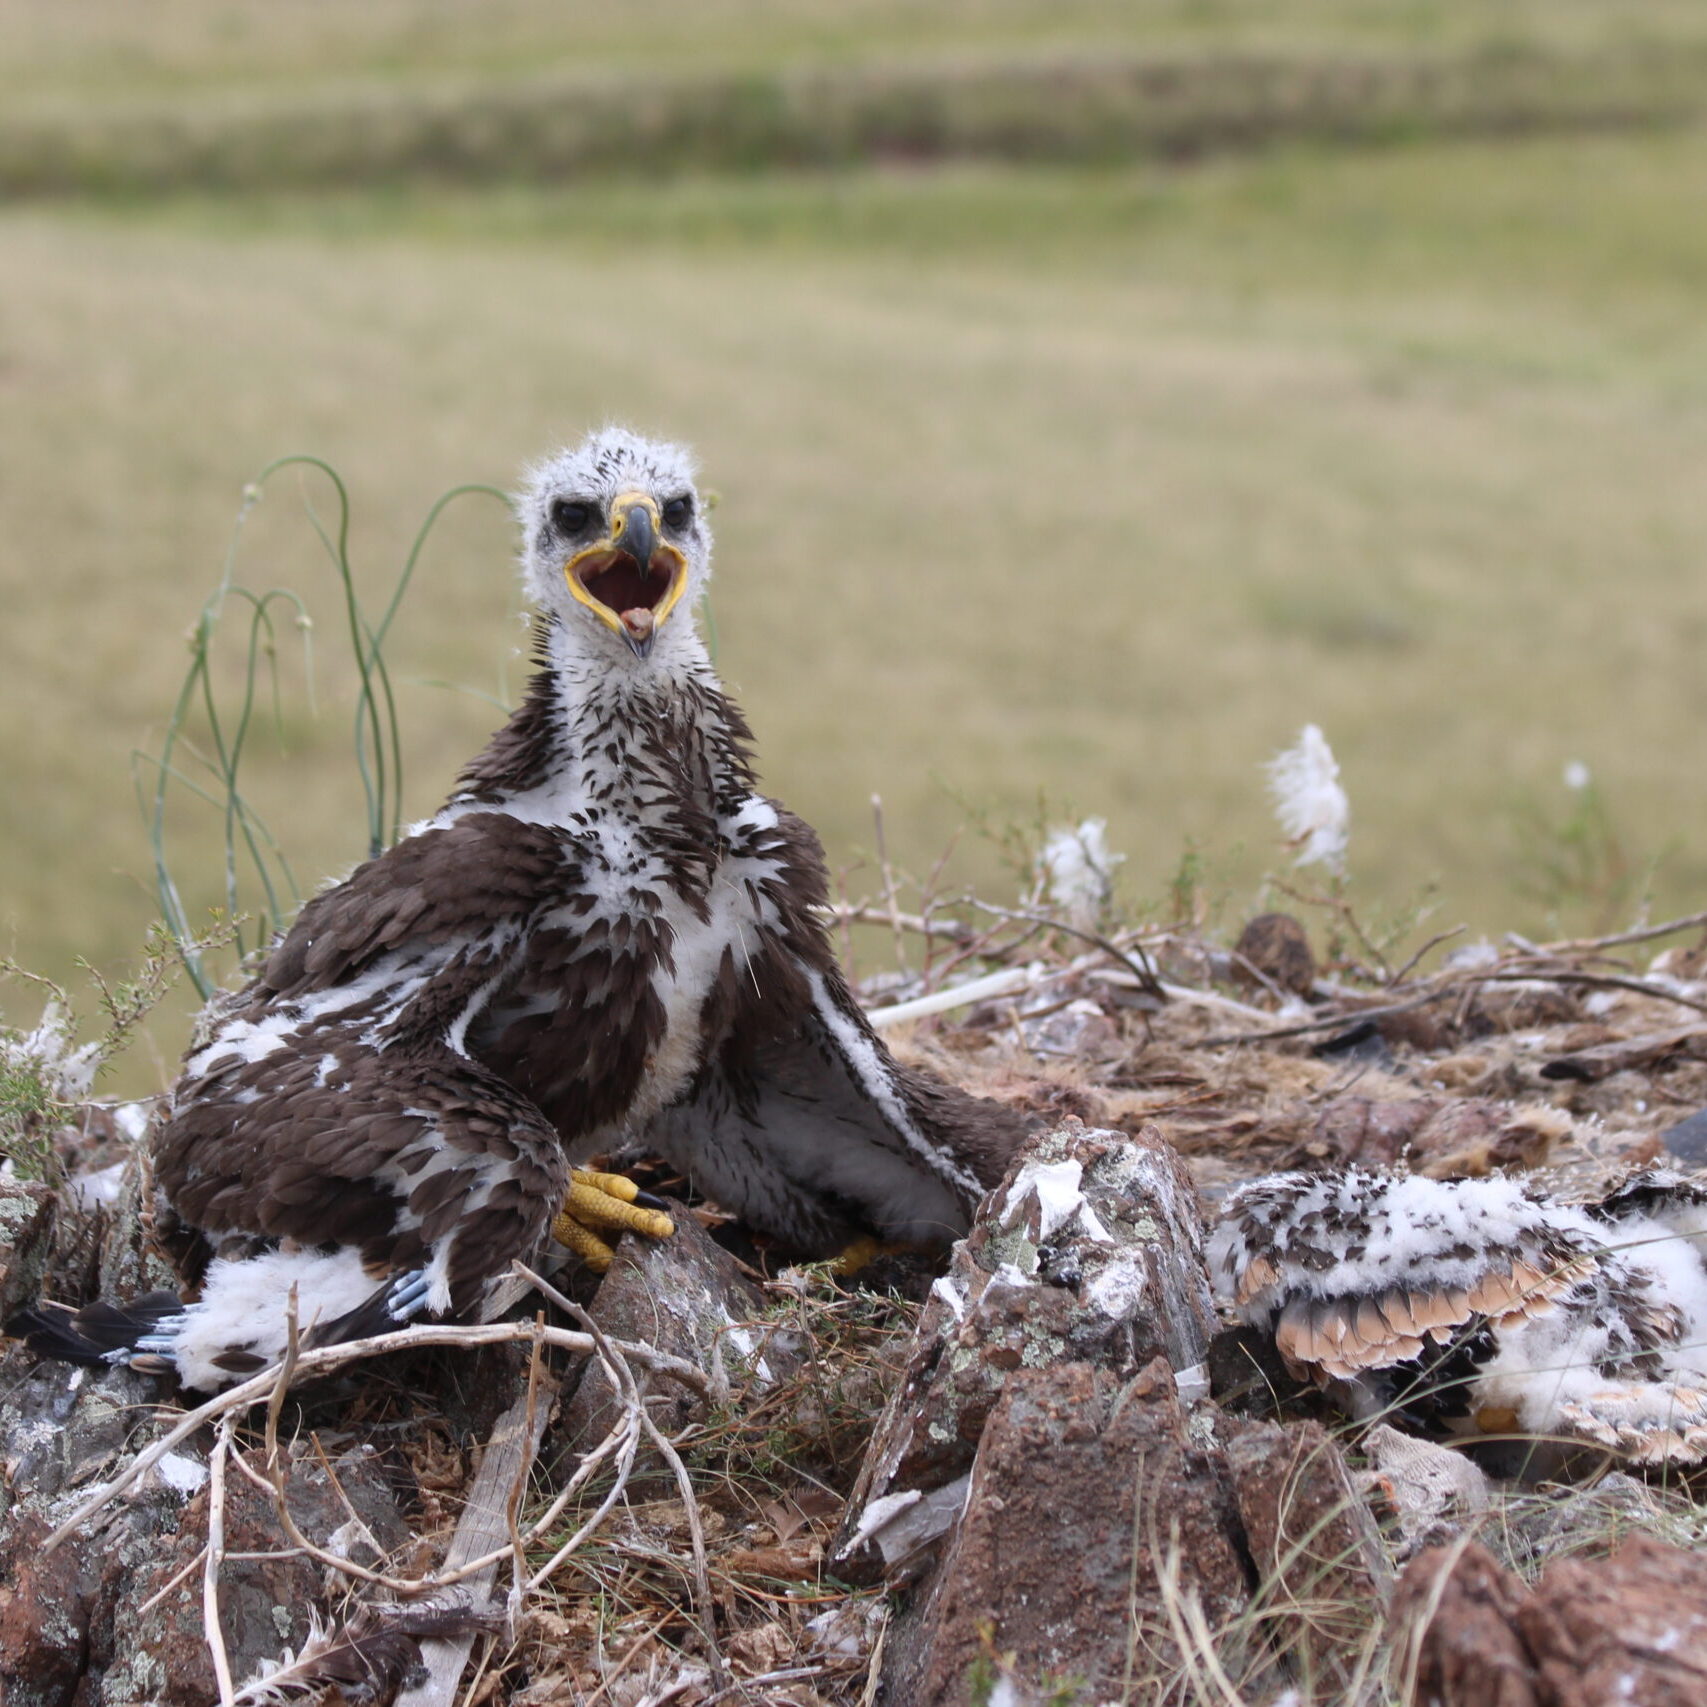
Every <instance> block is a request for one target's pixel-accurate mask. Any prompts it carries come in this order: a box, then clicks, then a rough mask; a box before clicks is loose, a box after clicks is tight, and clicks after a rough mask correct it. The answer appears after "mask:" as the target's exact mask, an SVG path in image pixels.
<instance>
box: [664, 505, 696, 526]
mask: <svg viewBox="0 0 1707 1707" xmlns="http://www.w3.org/2000/svg"><path fill="white" fill-rule="evenodd" d="M692 520H693V499H692V498H688V497H681V498H672V499H671V500H670V501H669V503H667V504H666V505H665V506H664V526H665V527H667V528H675V529H677V530H680V529H682V528H685V527H686V526H687V525H688V523H689V522H691V521H692Z"/></svg>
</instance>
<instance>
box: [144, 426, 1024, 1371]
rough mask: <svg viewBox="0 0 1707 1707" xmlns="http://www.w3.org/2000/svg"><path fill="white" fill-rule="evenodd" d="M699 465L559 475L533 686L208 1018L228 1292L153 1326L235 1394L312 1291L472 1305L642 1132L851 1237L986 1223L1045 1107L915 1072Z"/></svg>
mask: <svg viewBox="0 0 1707 1707" xmlns="http://www.w3.org/2000/svg"><path fill="white" fill-rule="evenodd" d="M691 475H692V470H691V466H690V464H689V462H688V460H687V458H686V457H685V455H684V454H683V453H682V452H680V451H679V450H677V449H675V448H674V447H671V446H666V445H658V444H653V443H649V442H647V441H645V440H642V439H639V438H636V437H635V436H633V435H631V434H629V433H626V432H623V431H620V430H607V431H606V432H603V433H601V434H598V435H596V436H595V437H594V438H593V439H592V440H590V441H589V442H588V443H587V444H585V445H584V446H582V447H581V448H580V449H579V450H576V451H573V452H567V453H564V454H562V455H560V456H558V457H556V458H554V459H553V460H551V461H549V462H546V463H545V464H543V465H541V466H540V467H539V468H537V469H536V470H534V471H533V475H532V479H531V482H530V484H529V486H528V489H527V491H526V492H525V493H524V494H523V496H522V498H521V500H520V503H519V513H520V519H521V526H522V532H523V549H522V563H523V573H524V579H525V583H526V586H527V590H528V592H529V594H530V595H531V597H532V599H533V600H534V602H535V603H536V604H537V605H538V606H539V610H540V622H539V627H538V648H539V664H540V668H539V671H538V674H537V675H536V676H535V677H534V679H533V682H532V684H531V686H530V688H529V690H528V694H527V697H526V700H525V702H524V704H523V705H522V706H521V707H520V709H518V711H517V712H516V713H515V715H514V716H513V717H512V718H511V719H510V721H509V723H508V724H507V725H506V726H505V727H504V728H503V729H502V730H500V731H499V732H498V734H497V735H496V736H495V737H494V738H493V740H492V742H491V744H490V745H489V746H488V748H487V749H486V751H485V752H483V753H482V754H481V755H479V756H478V757H477V758H476V759H475V760H474V761H473V762H472V763H471V764H470V765H469V766H468V767H467V769H466V771H465V772H464V774H463V776H462V778H461V781H460V783H459V786H458V787H457V789H456V790H455V792H454V793H453V794H452V796H451V798H450V800H449V801H448V802H447V803H446V805H445V806H444V808H443V809H442V810H441V811H440V812H439V813H437V814H436V815H435V816H434V817H433V818H431V819H429V820H427V821H426V822H425V823H423V824H420V825H417V826H415V827H414V829H412V830H411V832H410V833H409V834H408V835H407V836H406V837H405V838H404V839H403V840H402V841H401V842H399V843H398V844H397V846H395V847H393V848H392V849H390V850H389V851H388V852H386V853H384V854H382V855H381V856H380V857H379V858H377V859H374V860H370V861H369V862H368V863H367V864H365V865H363V866H361V867H359V868H358V869H357V870H356V871H355V872H353V873H352V874H351V875H350V876H349V877H348V878H347V879H345V881H343V882H342V883H340V884H338V885H337V886H335V887H334V888H331V889H328V890H326V891H325V892H323V893H322V894H320V895H318V896H316V897H315V898H314V899H313V900H311V901H310V902H309V903H308V904H307V905H306V906H305V907H304V908H303V910H302V913H301V915H300V916H299V918H298V919H297V921H296V923H295V925H294V926H293V927H292V929H291V930H290V931H289V932H288V933H287V935H286V936H285V937H284V938H283V940H282V941H281V942H280V943H279V944H278V946H277V947H276V948H275V950H274V951H273V953H272V956H271V958H270V959H269V960H268V961H267V963H266V965H265V967H264V968H263V969H262V971H261V972H260V974H259V976H258V977H256V978H255V980H254V981H253V982H252V983H251V984H249V985H248V986H247V988H245V989H243V990H241V991H239V992H237V993H236V994H235V995H232V996H230V997H228V998H226V999H225V1000H224V1001H223V1002H222V1003H220V1004H219V1005H218V1007H217V1009H216V1010H215V1011H214V1012H212V1013H211V1014H210V1016H209V1017H208V1021H207V1024H206V1026H205V1029H204V1035H203V1036H202V1038H201V1039H200V1040H199V1041H198V1043H197V1044H196V1045H195V1047H194V1048H193V1049H192V1051H191V1053H190V1055H189V1057H188V1059H187V1061H186V1065H185V1069H184V1075H183V1078H182V1080H181V1081H180V1083H179V1085H178V1088H177V1091H176V1094H175V1099H174V1106H173V1112H172V1115H171V1118H170V1120H169V1121H168V1122H167V1124H166V1126H165V1127H164V1129H163V1131H162V1132H161V1133H160V1135H159V1137H158V1139H157V1141H156V1144H155V1151H154V1161H155V1179H156V1184H157V1188H158V1194H159V1216H158V1220H159V1225H160V1229H161V1232H162V1234H163V1237H164V1238H165V1240H166V1242H167V1243H168V1245H169V1248H171V1249H172V1250H173V1251H174V1253H175V1255H176V1257H177V1258H178V1260H179V1263H180V1267H181V1268H182V1270H183V1272H184V1274H185V1277H186V1279H187V1281H189V1282H190V1283H191V1284H192V1285H195V1286H197V1287H199V1289H200V1290H199V1298H198V1300H197V1301H196V1302H195V1303H193V1304H192V1305H191V1306H190V1307H189V1308H188V1309H187V1310H185V1311H183V1312H182V1313H181V1314H173V1315H168V1316H167V1317H166V1319H165V1320H164V1321H163V1322H161V1323H159V1324H157V1325H155V1326H154V1327H153V1330H152V1331H151V1332H149V1333H147V1334H146V1335H143V1336H141V1337H140V1338H138V1339H137V1340H136V1341H135V1342H134V1344H133V1345H132V1346H130V1347H123V1346H121V1347H119V1348H118V1350H119V1351H120V1352H125V1351H129V1350H134V1349H137V1348H138V1347H140V1349H141V1351H143V1352H144V1353H148V1354H152V1355H154V1356H157V1357H161V1358H164V1359H165V1360H166V1361H168V1362H169V1363H170V1364H171V1365H172V1366H173V1367H174V1368H175V1370H176V1371H177V1373H178V1374H179V1375H180V1376H181V1377H182V1378H184V1379H185V1380H186V1381H189V1382H190V1383H191V1384H194V1385H201V1386H212V1385H217V1384H218V1383H219V1382H221V1381H222V1380H226V1379H230V1378H231V1377H232V1376H234V1375H240V1374H242V1373H244V1372H246V1371H248V1370H251V1369H253V1368H255V1367H258V1366H260V1365H261V1364H263V1363H265V1362H267V1361H270V1360H271V1358H272V1357H273V1356H274V1355H276V1353H277V1351H278V1349H279V1348H280V1346H281V1345H282V1335H283V1299H284V1297H285V1295H286V1294H287V1293H288V1291H289V1290H290V1288H291V1287H292V1286H294V1287H296V1288H297V1291H298V1297H299V1302H298V1308H299V1311H300V1314H301V1319H302V1321H303V1322H304V1323H305V1324H308V1323H313V1322H317V1323H318V1324H319V1327H318V1332H319V1333H321V1334H322V1335H325V1334H328V1333H336V1332H341V1331H351V1330H352V1329H353V1327H354V1326H355V1325H357V1324H360V1325H364V1326H365V1325H369V1323H370V1321H371V1322H373V1323H375V1324H376V1325H383V1322H384V1321H385V1320H390V1319H399V1318H401V1317H404V1316H406V1315H408V1314H410V1313H412V1312H413V1311H415V1310H418V1309H423V1308H424V1309H426V1310H429V1311H432V1312H434V1313H441V1314H442V1313H450V1314H457V1315H467V1314H470V1313H472V1312H474V1311H476V1310H477V1309H478V1308H479V1306H480V1304H481V1302H482V1299H483V1298H484V1296H485V1294H486V1292H487V1289H488V1288H489V1286H490V1284H491V1283H492V1281H493V1280H494V1278H495V1277H497V1276H498V1275H501V1274H503V1273H504V1272H506V1271H507V1270H508V1268H509V1265H510V1263H511V1261H512V1259H513V1258H515V1257H518V1256H524V1257H525V1256H527V1255H529V1254H530V1253H532V1252H533V1251H534V1250H535V1249H536V1247H538V1246H539V1244H540V1243H541V1241H542V1240H543V1238H544V1237H545V1234H546V1230H547V1228H548V1226H549V1225H550V1224H551V1221H552V1218H553V1215H554V1214H555V1212H556V1210H557V1207H558V1205H559V1204H560V1202H561V1201H562V1200H563V1197H564V1193H565V1189H566V1187H567V1186H568V1184H569V1178H570V1170H571V1166H572V1164H574V1163H577V1162H579V1161H580V1160H582V1159H583V1158H585V1157H587V1156H590V1155H592V1154H594V1153H597V1152H600V1151H604V1150H608V1149H610V1148H612V1147H613V1146H616V1145H619V1144H621V1143H625V1142H637V1143H639V1144H642V1145H645V1146H646V1147H648V1148H651V1149H653V1150H656V1151H659V1152H661V1153H662V1154H663V1155H664V1156H665V1157H666V1158H667V1159H668V1160H670V1161H671V1162H672V1163H674V1164H675V1165H677V1166H678V1167H680V1168H681V1169H682V1170H684V1171H685V1172H686V1173H688V1174H689V1175H690V1176H691V1177H692V1178H693V1180H694V1181H695V1183H696V1184H697V1185H699V1186H701V1187H702V1188H703V1189H704V1190H706V1191H707V1192H709V1193H711V1194H712V1195H714V1196H715V1197H716V1198H717V1199H718V1200H719V1201H720V1202H721V1203H723V1204H724V1205H725V1206H726V1207H728V1208H730V1209H732V1210H734V1211H736V1212H737V1213H739V1214H740V1215H742V1216H743V1217H744V1218H745V1219H746V1220H747V1221H748V1222H750V1223H751V1224H752V1225H754V1226H755V1227H757V1228H759V1229H761V1230H764V1231H766V1232H769V1233H772V1234H775V1235H778V1236H780V1237H782V1238H784V1239H787V1240H789V1241H791V1242H793V1243H794V1244H796V1245H799V1246H802V1247H805V1248H807V1249H812V1250H818V1251H823V1252H825V1253H826V1254H827V1253H828V1252H830V1251H831V1250H833V1249H834V1248H835V1247H836V1245H837V1244H838V1243H841V1242H845V1241H846V1240H848V1239H850V1238H852V1237H854V1236H856V1235H858V1234H860V1233H875V1234H877V1235H878V1236H880V1237H883V1238H886V1239H893V1240H903V1241H909V1242H914V1243H924V1244H933V1243H946V1242H947V1241H948V1240H949V1239H951V1238H953V1237H955V1236H957V1235H958V1234H959V1233H960V1232H961V1231H963V1230H964V1227H965V1223H966V1215H967V1211H968V1209H969V1206H970V1205H971V1203H972V1202H974V1201H975V1200H976V1198H977V1196H978V1195H979V1193H980V1191H981V1190H982V1188H983V1186H984V1185H985V1184H986V1183H989V1182H990V1181H992V1180H993V1179H994V1178H995V1177H997V1176H999V1174H1000V1172H1001V1170H1002V1166H1003V1163H1004V1161H1005V1158H1006V1156H1007V1154H1008V1153H1009V1151H1010V1150H1011V1149H1012V1147H1013V1145H1014V1144H1015V1143H1016V1142H1017V1141H1018V1139H1019V1137H1020V1136H1021V1135H1022V1131H1023V1128H1022V1126H1021V1123H1020V1121H1019V1120H1018V1119H1017V1117H1015V1116H1013V1115H1011V1114H1009V1113H1008V1112H1007V1111H1005V1110H1003V1109H1001V1108H999V1107H997V1106H996V1105H993V1104H989V1103H980V1102H976V1101H974V1100H973V1099H971V1098H969V1097H966V1096H964V1095H962V1094H960V1093H958V1092H955V1091H952V1090H950V1089H949V1088H948V1087H946V1086H944V1085H941V1084H939V1083H937V1082H935V1081H932V1080H930V1079H928V1078H927V1077H926V1076H924V1075H922V1074H918V1073H914V1072H910V1071H907V1070H905V1069H903V1068H901V1067H900V1066H898V1065H897V1064H896V1063H895V1061H894V1060H893V1059H892V1058H891V1057H890V1055H889V1054H888V1052H887V1050H885V1048H884V1047H883V1045H882V1044H881V1043H880V1042H879V1040H878V1039H877V1037H876V1036H875V1034H874V1033H873V1032H872V1030H871V1028H870V1027H869V1025H867V1023H866V1021H865V1019H864V1017H863V1015H862V1013H861V1011H860V1009H859V1006H858V1004H857V1003H856V1002H855V1001H854V999H853V997H852V995H851V993H850V992H849V990H848V988H847V985H846V982H845V980H844V978H843V976H842V974H841V971H840V969H839V967H838V966H837V964H836V961H835V958H834V956H833V954H832V952H831V949H830V945H829V942H828V939H827V936H826V933H825V930H824V927H823V925H822V924H821V922H820V920H819V918H818V917H817V916H816V915H815V912H814V909H815V908H816V907H817V906H818V905H819V904H820V903H822V902H823V901H824V900H825V899H826V898H827V881H826V875H825V869H824V864H823V858H822V854H821V851H820V848H819V844H818V841H817V838H816V836H815V835H814V834H813V832H812V831H811V829H810V828H809V827H808V826H807V825H806V824H804V823H803V822H802V821H801V820H800V819H799V818H797V817H795V816H794V815H793V814H791V813H789V812H788V811H786V810H785V809H784V808H783V807H781V806H780V805H778V804H777V803H776V802H774V801H772V800H769V799H766V798H765V797H764V796H763V795H761V794H760V793H759V792H758V790H757V786H756V783H755V780H754V775H753V770H752V765H751V761H750V759H749V756H748V740H749V735H748V730H747V727H746V724H745V723H744V721H743V720H742V717H741V714H740V712H739V711H738V710H737V708H736V707H735V706H734V704H733V703H732V702H731V701H730V700H729V698H728V697H727V696H726V694H725V693H724V691H723V689H722V687H721V685H720V683H719V682H718V680H717V677H716V675H715V673H714V672H713V669H712V666H711V662H710V659H709V658H708V656H707V654H706V651H705V648H704V646H703V644H702V643H701V640H700V637H699V635H698V633H697V632H696V631H695V628H694V626H693V615H692V613H693V609H694V605H695V603H696V601H697V599H698V597H699V595H700V593H701V592H702V591H703V587H704V583H705V580H706V577H707V575H708V573H709V567H710V551H711V545H710V536H709V533H708V531H707V529H706V525H705V521H704V518H703V515H702V514H701V511H700V507H699V504H698V501H697V497H696V494H695V492H694V488H693V483H692V478H691ZM156 1313H157V1314H158V1313H159V1312H158V1311H156ZM376 1313H377V1314H376Z"/></svg>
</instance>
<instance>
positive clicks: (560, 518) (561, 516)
mask: <svg viewBox="0 0 1707 1707" xmlns="http://www.w3.org/2000/svg"><path fill="white" fill-rule="evenodd" d="M592 519H593V506H592V505H591V504H579V503H574V502H572V501H571V500H569V499H567V498H559V499H558V500H557V502H556V503H555V504H553V505H552V506H551V525H552V526H553V527H554V528H556V530H557V531H558V532H559V533H560V534H563V535H564V536H565V537H568V536H570V535H572V534H577V533H585V532H586V531H587V523H588V522H590V521H591V520H592Z"/></svg>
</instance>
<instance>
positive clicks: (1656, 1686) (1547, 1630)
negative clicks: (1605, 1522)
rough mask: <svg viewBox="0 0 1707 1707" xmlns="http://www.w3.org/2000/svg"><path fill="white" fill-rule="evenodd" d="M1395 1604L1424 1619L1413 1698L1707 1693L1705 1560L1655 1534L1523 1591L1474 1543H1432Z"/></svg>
mask: <svg viewBox="0 0 1707 1707" xmlns="http://www.w3.org/2000/svg"><path fill="white" fill-rule="evenodd" d="M1393 1613H1394V1618H1395V1621H1396V1622H1400V1623H1410V1624H1411V1625H1413V1627H1414V1626H1415V1625H1417V1624H1419V1623H1420V1624H1421V1625H1422V1629H1421V1631H1420V1635H1419V1636H1417V1638H1416V1643H1417V1656H1418V1671H1417V1699H1418V1700H1419V1701H1429V1702H1438V1703H1440V1707H1602V1704H1603V1703H1606V1702H1613V1701H1616V1702H1620V1703H1630V1704H1631V1707H1699V1703H1701V1702H1702V1701H1704V1700H1707V1559H1704V1558H1703V1557H1702V1556H1701V1555H1700V1554H1699V1553H1695V1552H1691V1551H1686V1550H1685V1549H1683V1548H1680V1547H1673V1546H1671V1545H1669V1544H1668V1543H1666V1542H1663V1541H1659V1540H1656V1539H1655V1538H1654V1537H1653V1536H1650V1535H1633V1536H1631V1537H1629V1538H1628V1539H1627V1540H1626V1541H1624V1542H1623V1543H1622V1545H1620V1546H1619V1547H1618V1549H1617V1550H1616V1551H1615V1552H1613V1553H1612V1554H1611V1555H1610V1556H1609V1557H1607V1558H1604V1559H1592V1560H1586V1559H1579V1558H1565V1559H1559V1560H1557V1561H1555V1562H1554V1563H1553V1564H1552V1565H1550V1566H1549V1567H1548V1568H1547V1570H1546V1572H1545V1573H1544V1574H1543V1575H1542V1577H1541V1580H1540V1581H1539V1582H1538V1583H1537V1584H1536V1585H1535V1587H1534V1588H1533V1589H1530V1590H1527V1591H1526V1590H1525V1589H1524V1587H1523V1584H1522V1582H1521V1581H1520V1580H1519V1578H1517V1577H1516V1576H1514V1575H1513V1574H1512V1573H1510V1572H1509V1571H1504V1570H1502V1569H1501V1568H1500V1567H1499V1565H1497V1564H1496V1563H1495V1562H1494V1560H1493V1558H1492V1557H1491V1556H1490V1555H1489V1554H1488V1553H1487V1552H1486V1551H1485V1550H1484V1549H1483V1548H1481V1547H1480V1546H1477V1545H1476V1544H1474V1543H1472V1544H1470V1545H1469V1546H1468V1547H1465V1548H1464V1549H1463V1550H1462V1552H1460V1550H1459V1548H1458V1547H1456V1546H1454V1547H1431V1548H1429V1549H1428V1551H1427V1552H1424V1553H1421V1554H1419V1555H1418V1556H1417V1557H1416V1558H1415V1559H1413V1560H1412V1561H1411V1563H1410V1564H1409V1565H1408V1566H1407V1567H1406V1568H1405V1572H1404V1575H1403V1576H1402V1577H1401V1578H1400V1579H1399V1586H1398V1589H1397V1591H1396V1593H1395V1595H1394V1599H1393Z"/></svg>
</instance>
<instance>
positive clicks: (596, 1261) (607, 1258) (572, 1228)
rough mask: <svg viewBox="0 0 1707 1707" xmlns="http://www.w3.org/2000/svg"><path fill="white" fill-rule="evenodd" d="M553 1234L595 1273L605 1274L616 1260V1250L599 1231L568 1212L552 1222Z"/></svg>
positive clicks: (553, 1236) (559, 1242)
mask: <svg viewBox="0 0 1707 1707" xmlns="http://www.w3.org/2000/svg"><path fill="white" fill-rule="evenodd" d="M551 1236H552V1238H554V1239H555V1240H556V1241H557V1242H558V1244H560V1245H567V1246H568V1247H569V1249H570V1250H572V1251H573V1252H574V1253H575V1255H576V1256H578V1257H579V1258H580V1259H581V1261H582V1262H584V1263H585V1264H586V1265H587V1267H588V1268H590V1269H591V1270H592V1271H593V1273H594V1274H603V1273H604V1272H605V1270H606V1269H607V1268H609V1267H610V1265H611V1264H612V1263H613V1262H615V1261H616V1252H615V1251H613V1250H612V1249H611V1248H610V1246H609V1245H607V1244H606V1243H605V1242H604V1240H603V1239H601V1238H600V1237H599V1236H598V1234H597V1233H595V1232H594V1231H593V1230H592V1229H591V1228H590V1227H583V1226H582V1225H581V1223H580V1222H579V1221H576V1220H574V1219H572V1218H571V1217H570V1216H569V1215H567V1214H563V1215H559V1216H558V1217H557V1219H556V1220H555V1221H553V1222H552V1223H551Z"/></svg>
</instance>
